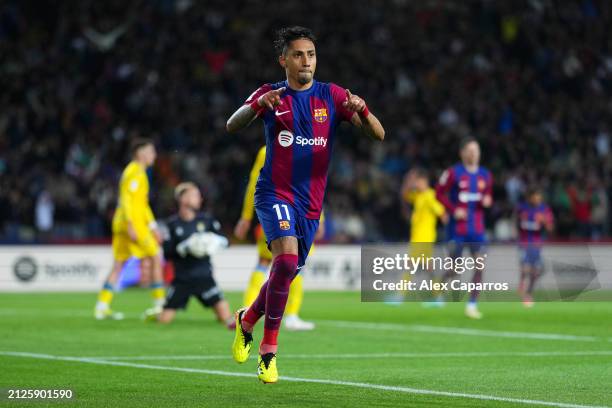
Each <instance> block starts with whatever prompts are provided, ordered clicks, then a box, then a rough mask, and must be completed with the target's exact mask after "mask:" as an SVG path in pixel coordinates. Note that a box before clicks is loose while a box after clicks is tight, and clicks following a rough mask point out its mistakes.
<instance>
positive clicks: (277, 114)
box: [274, 110, 289, 116]
mask: <svg viewBox="0 0 612 408" xmlns="http://www.w3.org/2000/svg"><path fill="white" fill-rule="evenodd" d="M287 112H289V111H288V110H286V111H284V112H279V111H275V112H274V114H275V115H276V116H280V115H284V114H285V113H287Z"/></svg>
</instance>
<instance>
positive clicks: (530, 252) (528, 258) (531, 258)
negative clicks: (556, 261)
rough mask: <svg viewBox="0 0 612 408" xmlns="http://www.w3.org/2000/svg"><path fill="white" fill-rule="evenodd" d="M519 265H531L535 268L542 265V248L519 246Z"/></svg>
mask: <svg viewBox="0 0 612 408" xmlns="http://www.w3.org/2000/svg"><path fill="white" fill-rule="evenodd" d="M520 251H521V265H528V266H533V267H535V268H541V267H542V248H540V247H537V246H533V245H528V246H521V247H520Z"/></svg>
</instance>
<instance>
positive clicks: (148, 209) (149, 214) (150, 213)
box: [144, 203, 155, 226]
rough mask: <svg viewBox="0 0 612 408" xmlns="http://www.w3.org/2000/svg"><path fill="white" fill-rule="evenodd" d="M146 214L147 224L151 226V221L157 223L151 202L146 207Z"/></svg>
mask: <svg viewBox="0 0 612 408" xmlns="http://www.w3.org/2000/svg"><path fill="white" fill-rule="evenodd" d="M144 216H145V221H146V222H147V225H149V226H151V223H155V216H154V215H153V210H152V209H151V206H150V205H149V203H147V205H146V206H145V208H144Z"/></svg>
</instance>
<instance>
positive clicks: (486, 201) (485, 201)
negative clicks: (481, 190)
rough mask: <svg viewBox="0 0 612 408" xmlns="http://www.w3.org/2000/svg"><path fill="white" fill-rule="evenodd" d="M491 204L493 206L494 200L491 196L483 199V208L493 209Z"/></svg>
mask: <svg viewBox="0 0 612 408" xmlns="http://www.w3.org/2000/svg"><path fill="white" fill-rule="evenodd" d="M491 204H493V198H492V197H491V196H490V195H489V194H487V195H485V196H484V197H482V206H483V207H484V208H489V207H491Z"/></svg>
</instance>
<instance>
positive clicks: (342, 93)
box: [329, 84, 355, 122]
mask: <svg viewBox="0 0 612 408" xmlns="http://www.w3.org/2000/svg"><path fill="white" fill-rule="evenodd" d="M329 90H330V92H331V96H332V100H333V101H334V109H335V110H336V114H337V115H338V118H339V120H340V121H343V120H345V121H347V122H349V121H350V120H351V118H352V117H353V114H354V113H355V112H351V111H350V110H348V109H346V108H345V107H344V106H343V105H342V104H343V103H344V101H345V100H346V90H345V89H344V88H342V87H341V86H338V85H336V84H329Z"/></svg>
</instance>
